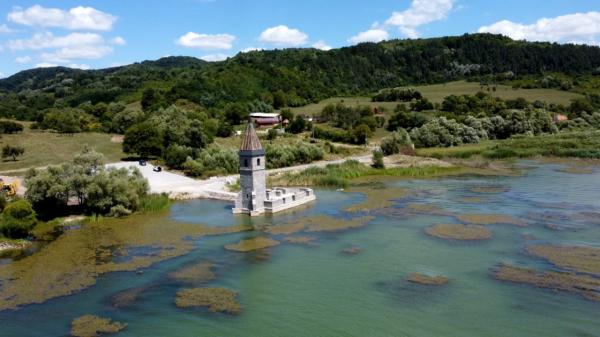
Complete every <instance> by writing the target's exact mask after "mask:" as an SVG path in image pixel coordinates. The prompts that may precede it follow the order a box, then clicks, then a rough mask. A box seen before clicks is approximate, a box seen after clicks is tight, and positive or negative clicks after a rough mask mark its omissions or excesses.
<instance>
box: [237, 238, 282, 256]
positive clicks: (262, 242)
mask: <svg viewBox="0 0 600 337" xmlns="http://www.w3.org/2000/svg"><path fill="white" fill-rule="evenodd" d="M278 244H279V241H276V240H273V239H269V238H265V237H262V236H258V237H255V238H252V239H246V240H242V241H240V242H238V243H234V244H229V245H225V249H227V250H232V251H235V252H251V251H253V250H259V249H265V248H269V247H273V246H277V245H278Z"/></svg>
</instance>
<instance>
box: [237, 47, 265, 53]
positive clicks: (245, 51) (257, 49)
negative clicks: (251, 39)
mask: <svg viewBox="0 0 600 337" xmlns="http://www.w3.org/2000/svg"><path fill="white" fill-rule="evenodd" d="M259 50H263V49H262V48H256V47H248V48H244V49H242V50H240V53H249V52H251V51H259Z"/></svg>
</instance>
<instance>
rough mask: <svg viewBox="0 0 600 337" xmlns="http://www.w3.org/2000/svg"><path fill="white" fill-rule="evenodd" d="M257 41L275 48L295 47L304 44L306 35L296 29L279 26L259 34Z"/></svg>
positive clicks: (306, 38)
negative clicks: (272, 45)
mask: <svg viewBox="0 0 600 337" xmlns="http://www.w3.org/2000/svg"><path fill="white" fill-rule="evenodd" d="M258 40H259V41H261V42H265V43H270V44H274V45H277V46H290V47H297V46H301V45H303V44H305V43H306V41H307V40H308V35H306V34H305V33H303V32H301V31H299V30H298V29H294V28H289V27H288V26H284V25H280V26H276V27H271V28H267V29H266V30H265V31H263V32H262V33H261V34H260V36H259V38H258Z"/></svg>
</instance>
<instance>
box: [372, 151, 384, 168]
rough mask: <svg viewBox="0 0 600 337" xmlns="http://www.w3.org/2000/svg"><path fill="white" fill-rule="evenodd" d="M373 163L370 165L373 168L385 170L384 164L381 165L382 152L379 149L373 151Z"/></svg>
mask: <svg viewBox="0 0 600 337" xmlns="http://www.w3.org/2000/svg"><path fill="white" fill-rule="evenodd" d="M372 160H373V163H372V164H371V166H372V167H373V168H376V169H383V168H385V164H384V163H383V151H381V150H380V149H376V150H375V151H373V159H372Z"/></svg>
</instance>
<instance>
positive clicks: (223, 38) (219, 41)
mask: <svg viewBox="0 0 600 337" xmlns="http://www.w3.org/2000/svg"><path fill="white" fill-rule="evenodd" d="M233 41H235V36H233V35H230V34H214V35H211V34H198V33H194V32H189V33H187V34H185V35H183V36H181V37H180V38H179V39H178V40H177V44H178V45H180V46H184V47H188V48H200V49H223V50H228V49H231V47H232V46H233Z"/></svg>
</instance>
